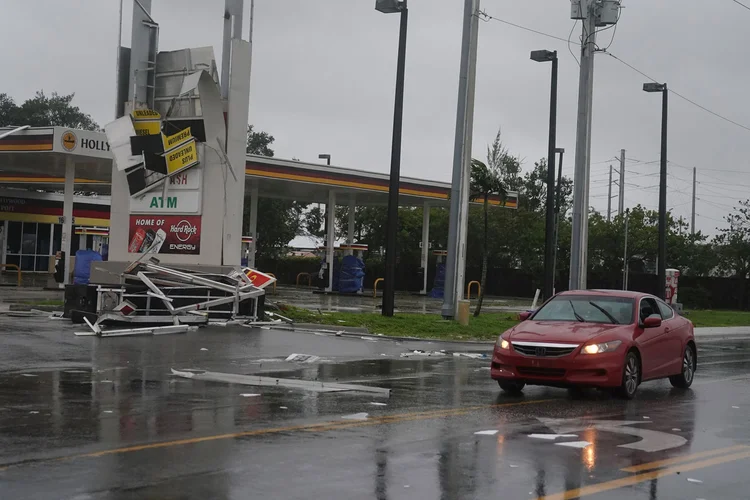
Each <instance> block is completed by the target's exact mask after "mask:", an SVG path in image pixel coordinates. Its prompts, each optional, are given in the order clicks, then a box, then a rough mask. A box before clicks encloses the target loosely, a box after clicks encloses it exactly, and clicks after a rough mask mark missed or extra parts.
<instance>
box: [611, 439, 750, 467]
mask: <svg viewBox="0 0 750 500" xmlns="http://www.w3.org/2000/svg"><path fill="white" fill-rule="evenodd" d="M733 451H750V446H747V445H743V444H740V445H737V446H729V447H728V448H719V449H716V450H707V451H701V452H698V453H693V454H692V455H682V456H679V457H674V458H668V459H666V460H657V461H656V462H649V463H646V464H640V465H634V466H632V467H625V468H624V469H620V470H621V471H623V472H643V471H646V470H653V469H658V468H660V467H664V466H665V465H674V464H681V463H684V462H690V461H691V460H695V459H698V458H706V457H712V456H714V455H723V454H725V453H730V452H733Z"/></svg>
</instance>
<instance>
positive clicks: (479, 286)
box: [466, 281, 482, 300]
mask: <svg viewBox="0 0 750 500" xmlns="http://www.w3.org/2000/svg"><path fill="white" fill-rule="evenodd" d="M471 285H476V286H477V298H479V295H480V294H481V293H482V284H481V283H479V282H478V281H469V284H468V285H467V286H466V298H467V299H468V300H471Z"/></svg>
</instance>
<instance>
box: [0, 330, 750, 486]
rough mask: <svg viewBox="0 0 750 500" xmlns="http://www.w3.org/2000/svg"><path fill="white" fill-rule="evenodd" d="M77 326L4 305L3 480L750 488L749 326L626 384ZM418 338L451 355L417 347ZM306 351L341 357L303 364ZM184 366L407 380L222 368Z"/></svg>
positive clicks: (395, 349)
mask: <svg viewBox="0 0 750 500" xmlns="http://www.w3.org/2000/svg"><path fill="white" fill-rule="evenodd" d="M72 330H73V329H72V327H69V326H67V325H65V324H63V323H59V322H57V323H56V322H51V321H47V320H39V319H16V320H15V321H11V319H10V318H6V319H0V332H2V333H0V339H1V340H2V345H3V349H2V351H0V492H1V493H0V498H3V499H5V498H40V499H46V498H50V499H60V498H66V499H130V498H138V499H142V498H159V499H178V498H179V499H185V498H191V499H192V498H196V499H206V498H218V499H224V498H227V499H229V498H231V499H246V498H285V499H297V498H298V499H308V498H326V499H329V498H330V499H338V498H342V499H343V498H378V499H399V498H409V499H415V498H417V499H421V498H425V499H432V498H502V499H528V498H547V499H565V498H578V497H581V496H583V497H588V496H591V497H592V498H604V499H625V498H628V499H630V498H636V499H671V498H706V499H709V498H722V499H731V498H738V499H739V498H747V494H746V491H747V486H748V485H750V478H748V477H747V472H746V471H747V469H748V466H749V464H750V431H749V429H748V425H749V424H748V422H749V421H750V389H748V380H750V344H747V343H745V344H743V343H729V342H726V343H711V344H705V345H702V346H701V347H700V352H699V371H698V375H697V378H696V383H695V384H694V386H693V389H692V390H689V391H677V390H674V389H672V388H671V386H670V385H669V383H668V382H664V381H660V382H649V383H646V384H644V385H642V386H641V388H640V389H639V394H638V397H637V398H636V399H635V400H633V401H630V402H624V401H619V400H616V399H611V398H610V397H609V396H608V395H606V394H604V393H600V392H597V391H591V392H590V393H585V394H583V395H582V396H576V397H575V398H573V397H571V396H570V395H569V394H568V393H567V391H564V390H558V389H545V388H537V387H531V388H527V390H526V391H525V394H524V396H523V397H521V398H512V397H508V396H505V395H502V394H501V393H500V391H499V388H498V387H497V385H496V384H495V383H494V382H493V381H492V380H490V379H489V372H488V370H487V368H488V366H487V365H488V362H487V361H486V360H481V359H480V360H475V359H470V358H464V357H454V356H451V355H450V352H451V351H455V350H459V347H458V346H450V345H442V344H432V345H425V344H424V343H421V344H410V343H395V342H389V341H378V342H371V341H366V340H362V339H349V338H337V337H321V336H315V335H312V334H302V333H293V332H278V331H270V330H249V329H244V328H238V329H233V328H212V329H204V330H200V331H197V332H191V333H189V334H187V335H174V336H164V337H143V338H118V339H102V340H100V339H96V338H75V337H73V335H72ZM416 348H420V349H425V350H428V349H429V350H439V349H446V350H447V351H448V355H445V356H436V357H429V358H426V357H418V356H415V357H410V358H401V357H400V356H399V355H400V353H402V352H406V351H410V350H412V349H416ZM463 349H464V350H467V349H468V348H467V347H466V346H464V347H463ZM483 349H489V347H482V346H475V347H473V348H471V349H470V350H472V351H474V352H481V351H482V350H483ZM291 353H306V354H312V355H316V356H320V357H321V360H319V361H317V362H315V363H290V362H285V361H284V359H285V358H286V357H287V356H288V355H289V354H291ZM171 368H176V369H203V370H210V371H214V372H221V373H232V374H263V375H264V376H268V377H274V376H275V377H283V378H297V379H305V380H318V381H329V382H333V381H335V382H341V383H357V384H368V385H375V386H378V387H385V388H390V389H392V395H391V397H390V398H389V399H384V398H382V397H380V396H379V395H377V394H365V393H357V392H323V393H319V392H311V391H303V390H298V389H287V388H281V387H253V386H248V385H238V384H227V383H217V382H202V381H197V380H190V379H183V378H178V377H174V376H172V374H171V372H170V369H171ZM344 417H346V418H344Z"/></svg>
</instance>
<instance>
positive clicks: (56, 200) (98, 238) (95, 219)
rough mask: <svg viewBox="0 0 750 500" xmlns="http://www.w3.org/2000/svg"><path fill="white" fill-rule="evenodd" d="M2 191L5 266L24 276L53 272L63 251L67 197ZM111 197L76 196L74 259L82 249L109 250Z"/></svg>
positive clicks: (0, 225)
mask: <svg viewBox="0 0 750 500" xmlns="http://www.w3.org/2000/svg"><path fill="white" fill-rule="evenodd" d="M14 191H16V190H0V231H1V232H2V237H1V238H0V242H1V244H2V247H0V248H1V249H2V250H1V251H0V253H1V255H0V257H2V260H0V262H2V263H3V264H14V265H17V266H19V267H20V268H21V270H22V271H24V272H43V273H46V272H51V270H52V269H53V268H54V255H55V253H56V252H58V251H60V250H61V247H62V231H63V225H62V223H61V219H62V215H63V195H61V194H56V193H39V192H27V191H21V190H18V192H14ZM109 205H110V201H109V196H96V197H93V196H76V197H75V198H74V205H73V219H74V220H73V228H74V231H73V232H74V234H75V236H73V237H72V238H71V242H70V243H71V249H70V252H71V255H75V252H76V251H77V250H79V249H83V248H89V249H92V250H96V251H98V252H100V253H101V252H102V251H103V250H106V247H105V245H106V244H107V241H108V228H109Z"/></svg>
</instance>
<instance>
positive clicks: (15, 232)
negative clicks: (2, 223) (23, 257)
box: [6, 222, 22, 264]
mask: <svg viewBox="0 0 750 500" xmlns="http://www.w3.org/2000/svg"><path fill="white" fill-rule="evenodd" d="M21 225H22V223H21V222H8V246H7V248H6V251H7V253H9V254H19V253H21ZM8 264H11V262H10V261H9V262H8ZM12 264H17V262H13V263H12Z"/></svg>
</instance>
